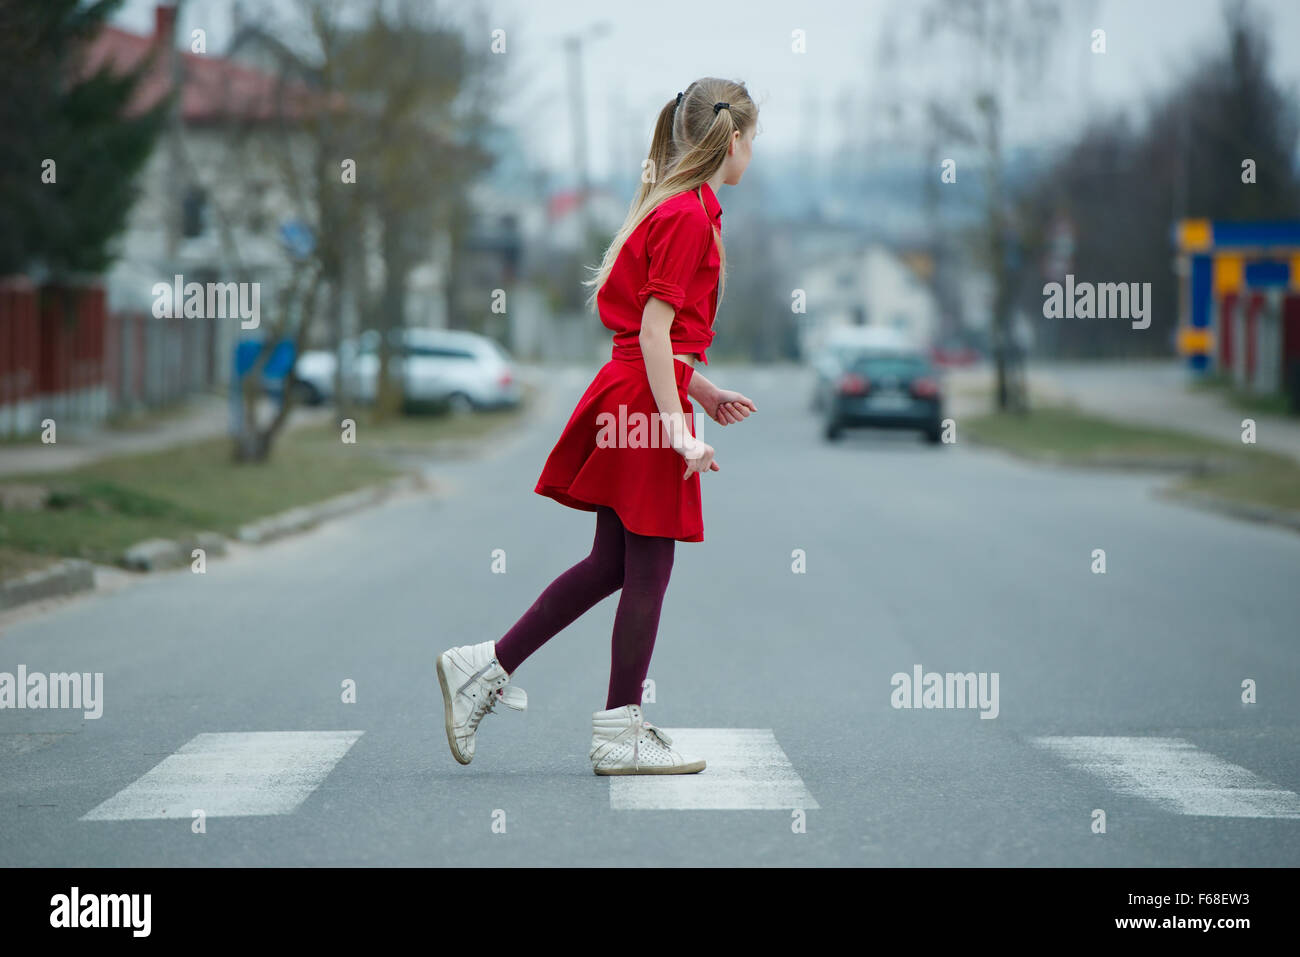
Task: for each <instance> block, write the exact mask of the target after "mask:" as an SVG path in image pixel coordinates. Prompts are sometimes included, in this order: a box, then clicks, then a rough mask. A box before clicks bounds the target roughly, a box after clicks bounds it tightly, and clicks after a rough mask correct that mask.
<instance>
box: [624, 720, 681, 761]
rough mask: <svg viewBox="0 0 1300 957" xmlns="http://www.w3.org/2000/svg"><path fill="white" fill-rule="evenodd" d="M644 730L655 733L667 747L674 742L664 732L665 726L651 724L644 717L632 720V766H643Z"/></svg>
mask: <svg viewBox="0 0 1300 957" xmlns="http://www.w3.org/2000/svg"><path fill="white" fill-rule="evenodd" d="M643 730H644V731H649V732H650V733H651V734H653V735H654V736H655V737H656V738H658V739H659V740H660V741H662V742H663V743H664V745H665V747H669V748H671V747H672V744H673V739H672V738H670V737H668V735H667V734H665V733H664V730H663V728H661V727H659V726H658V725H654V724H651V723H650V722H649V721H647V720H646V719H645V718H644V717H638V718H635V719H634V720H633V721H632V735H633V737H632V766H633V767H634V768H640V767H641V732H642V731H643Z"/></svg>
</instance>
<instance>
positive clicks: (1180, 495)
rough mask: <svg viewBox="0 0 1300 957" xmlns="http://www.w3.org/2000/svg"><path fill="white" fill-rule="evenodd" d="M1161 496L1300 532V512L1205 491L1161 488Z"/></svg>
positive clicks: (1234, 516) (1159, 493) (1169, 499)
mask: <svg viewBox="0 0 1300 957" xmlns="http://www.w3.org/2000/svg"><path fill="white" fill-rule="evenodd" d="M1157 494H1158V495H1159V496H1160V497H1161V498H1164V499H1166V500H1168V501H1171V502H1181V503H1183V504H1186V505H1192V506H1194V507H1196V508H1201V509H1205V510H1206V511H1210V512H1218V513H1219V514H1221V515H1228V516H1230V517H1232V518H1244V519H1246V520H1247V521H1251V522H1260V523H1262V524H1267V525H1281V526H1283V527H1284V528H1289V529H1291V530H1292V531H1294V532H1300V512H1293V511H1290V510H1289V509H1285V508H1274V507H1273V506H1271V505H1252V504H1250V503H1248V502H1234V501H1232V500H1231V499H1226V498H1218V497H1217V496H1214V495H1206V494H1205V493H1204V492H1180V491H1178V490H1176V489H1160V490H1159V491H1158V493H1157Z"/></svg>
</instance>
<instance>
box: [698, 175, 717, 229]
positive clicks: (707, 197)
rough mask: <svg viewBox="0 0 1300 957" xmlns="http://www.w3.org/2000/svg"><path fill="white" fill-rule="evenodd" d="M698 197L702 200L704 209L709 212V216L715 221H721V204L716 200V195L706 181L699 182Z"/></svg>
mask: <svg viewBox="0 0 1300 957" xmlns="http://www.w3.org/2000/svg"><path fill="white" fill-rule="evenodd" d="M700 198H701V199H703V200H704V209H705V211H706V212H708V214H709V218H710V219H711V220H713V221H714V222H715V223H720V222H721V221H722V204H721V203H719V202H718V197H717V196H715V195H713V188H712V187H711V186H709V183H708V181H707V180H706V181H705V182H703V183H701V184H700Z"/></svg>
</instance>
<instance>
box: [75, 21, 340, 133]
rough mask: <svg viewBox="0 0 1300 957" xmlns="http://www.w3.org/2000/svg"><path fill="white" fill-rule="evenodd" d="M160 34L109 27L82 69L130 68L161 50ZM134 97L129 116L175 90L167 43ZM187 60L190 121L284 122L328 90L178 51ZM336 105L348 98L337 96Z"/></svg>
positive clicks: (184, 107) (184, 101) (184, 98)
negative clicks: (153, 35)
mask: <svg viewBox="0 0 1300 957" xmlns="http://www.w3.org/2000/svg"><path fill="white" fill-rule="evenodd" d="M155 43H156V38H155V37H152V36H140V35H138V34H135V33H128V32H127V31H125V30H119V29H118V28H116V27H104V28H103V29H102V30H101V31H100V32H99V33H98V34H97V35H96V36H95V38H94V39H93V40H92V41H91V42H90V44H89V45H88V47H87V49H86V52H85V54H84V56H83V57H82V62H81V67H82V70H83V75H89V74H92V73H94V72H96V71H98V70H99V69H100V68H101V67H104V66H107V67H109V68H110V69H112V70H113V71H114V72H126V71H128V70H131V69H133V68H135V67H137V66H139V65H140V63H141V62H142V61H143V60H144V59H145V57H147V56H148V55H149V53H150V52H151V51H153V50H154V49H155ZM157 49H158V52H159V55H158V56H156V57H154V59H153V63H152V65H151V66H150V67H149V69H148V72H147V73H146V75H145V77H144V79H143V80H141V82H140V85H139V86H138V87H137V88H136V93H135V96H134V98H133V99H132V100H131V102H130V104H129V105H128V107H127V112H128V114H137V113H141V112H143V111H144V110H147V109H148V108H149V107H151V106H153V105H155V104H156V103H157V102H158V101H159V100H160V99H162V98H163V97H164V96H165V95H166V93H167V91H168V90H169V89H171V86H172V82H171V77H170V75H169V74H170V70H169V69H168V66H167V56H166V50H165V48H164V47H162V46H159V47H158V48H157ZM175 55H176V56H178V57H180V58H181V70H182V76H183V81H182V87H181V104H180V106H181V119H182V120H183V121H184V122H186V123H213V122H222V121H228V120H242V121H279V120H284V119H302V118H303V117H305V116H307V115H309V114H310V113H311V111H312V109H313V108H319V107H320V106H321V105H323V104H324V102H325V97H324V96H323V95H322V94H319V93H316V92H314V91H312V90H311V89H310V88H309V87H307V86H306V85H305V84H303V83H302V82H301V81H297V80H290V79H287V78H286V79H284V80H281V78H280V77H277V76H275V75H274V74H271V73H266V72H264V71H262V70H257V69H254V68H253V67H249V66H245V65H244V64H242V63H236V62H235V61H233V60H227V59H224V58H222V57H212V56H200V55H198V54H195V53H190V52H189V51H187V50H177V51H175ZM332 99H333V102H334V104H335V105H336V106H337V105H340V104H341V103H342V102H343V97H342V96H341V95H339V94H335V96H334V97H333V98H332Z"/></svg>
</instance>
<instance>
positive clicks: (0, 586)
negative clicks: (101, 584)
mask: <svg viewBox="0 0 1300 957" xmlns="http://www.w3.org/2000/svg"><path fill="white" fill-rule="evenodd" d="M94 587H95V571H94V567H93V566H92V565H91V564H90V562H87V561H83V560H82V559H80V558H67V559H64V560H63V561H59V562H55V563H54V564H53V565H51V566H49V567H48V568H39V569H37V570H36V571H34V572H28V573H27V574H26V575H23V576H22V577H21V578H14V579H10V580H9V581H6V582H0V611H3V610H8V609H10V608H16V607H18V606H19V605H24V604H26V603H27V602H30V601H38V600H40V599H42V598H56V597H58V596H60V595H71V594H73V593H74V592H79V591H89V590H90V589H92V588H94Z"/></svg>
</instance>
